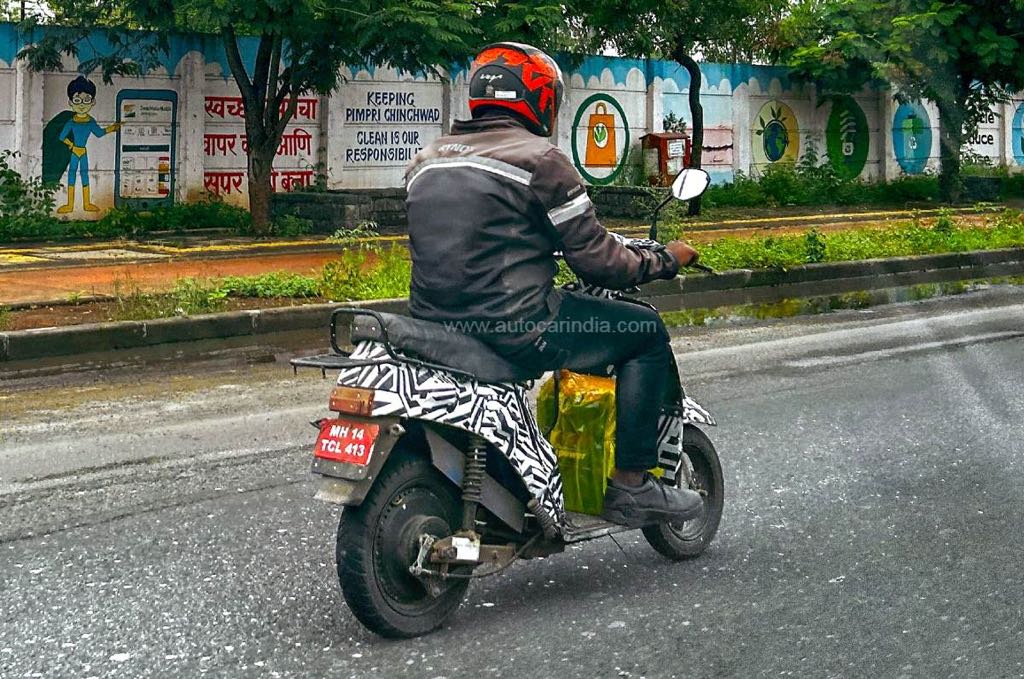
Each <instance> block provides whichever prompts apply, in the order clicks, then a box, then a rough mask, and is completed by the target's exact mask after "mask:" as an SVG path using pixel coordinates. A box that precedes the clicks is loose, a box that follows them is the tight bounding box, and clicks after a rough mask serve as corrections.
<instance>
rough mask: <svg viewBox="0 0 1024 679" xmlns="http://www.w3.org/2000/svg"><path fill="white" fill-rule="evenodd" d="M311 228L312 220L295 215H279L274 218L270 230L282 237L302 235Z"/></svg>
mask: <svg viewBox="0 0 1024 679" xmlns="http://www.w3.org/2000/svg"><path fill="white" fill-rule="evenodd" d="M312 230H313V222H311V221H310V220H308V219H303V218H302V217H296V216H295V215H281V216H280V217H278V218H277V219H275V220H274V223H273V225H272V226H271V230H270V232H271V233H272V234H274V235H275V236H281V237H282V238H295V237H296V236H304V235H306V234H307V233H309V232H311V231H312Z"/></svg>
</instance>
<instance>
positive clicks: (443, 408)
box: [338, 342, 714, 526]
mask: <svg viewBox="0 0 1024 679" xmlns="http://www.w3.org/2000/svg"><path fill="white" fill-rule="evenodd" d="M351 357H352V358H353V359H359V360H371V361H379V362H377V363H375V364H373V365H369V366H359V367H353V368H346V369H344V370H342V371H341V373H340V374H339V375H338V384H339V385H344V386H350V387H362V388H364V389H373V390H374V402H373V416H374V417H383V416H387V415H399V416H402V417H408V418H413V419H420V420H427V421H430V422H438V423H442V424H447V425H450V426H453V427H457V428H459V429H464V430H466V431H471V432H474V433H476V434H478V435H479V436H481V437H482V438H484V439H485V440H486V441H488V442H490V443H491V444H492V445H494V446H495V447H496V448H497V449H498V450H500V451H501V452H502V453H503V454H504V455H505V457H506V458H507V459H508V460H509V462H511V463H512V466H513V467H514V468H515V469H516V471H517V472H518V473H519V475H520V476H521V477H522V479H523V481H524V482H525V483H526V487H527V489H528V490H529V491H530V493H531V494H532V495H533V496H534V497H536V498H537V500H538V501H539V502H540V505H541V507H542V508H543V509H544V510H546V511H547V512H548V513H549V515H550V516H551V517H552V518H554V519H555V521H556V522H557V523H558V524H559V525H560V526H562V525H565V512H564V503H563V497H562V477H561V475H560V474H559V471H558V457H557V455H556V454H555V451H554V449H553V448H552V447H551V445H550V444H549V443H548V441H547V439H545V438H544V435H543V434H542V433H541V431H540V427H538V426H537V420H536V418H535V417H534V414H533V408H532V406H531V404H530V400H529V397H528V395H527V392H526V388H525V387H524V386H523V385H519V384H482V383H480V382H477V381H476V380H470V379H464V378H461V377H457V376H455V375H453V374H451V373H448V372H444V371H440V370H431V369H428V368H423V367H419V366H415V365H412V364H407V363H395V362H393V361H392V359H391V358H390V357H389V356H388V353H387V351H386V350H385V349H384V346H383V345H382V344H380V343H378V342H361V343H360V344H359V345H358V346H357V347H356V348H355V351H354V352H353V353H352V356H351ZM680 412H681V414H677V413H666V414H664V415H662V417H661V420H660V422H659V426H658V456H659V459H658V464H659V466H660V467H662V468H663V469H665V477H666V478H667V479H669V480H672V481H674V480H675V478H676V474H677V473H678V471H679V468H680V463H681V462H682V440H683V427H684V426H685V425H686V424H690V423H694V424H709V425H713V424H714V420H713V419H712V418H711V415H710V414H708V412H707V411H706V410H704V408H702V407H701V406H700V405H699V404H697V403H696V402H695V401H693V400H692V399H689V398H688V399H686V401H685V402H684V403H683V404H682V408H681V409H680Z"/></svg>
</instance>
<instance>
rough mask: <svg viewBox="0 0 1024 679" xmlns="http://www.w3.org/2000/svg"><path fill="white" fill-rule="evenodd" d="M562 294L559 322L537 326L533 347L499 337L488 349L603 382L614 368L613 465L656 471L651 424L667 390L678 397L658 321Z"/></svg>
mask: <svg viewBox="0 0 1024 679" xmlns="http://www.w3.org/2000/svg"><path fill="white" fill-rule="evenodd" d="M562 294H563V299H562V303H561V307H560V309H559V312H558V315H557V316H556V317H555V318H554V319H553V320H552V321H550V322H548V323H546V324H543V325H542V326H540V327H543V328H544V330H543V332H542V333H541V334H540V336H539V337H538V338H537V340H536V341H534V342H533V343H528V344H526V346H522V343H521V342H519V343H517V342H515V341H514V338H508V337H506V338H504V341H500V342H497V343H495V344H492V346H494V348H495V349H496V350H497V351H498V352H499V353H501V354H503V355H504V356H505V357H506V358H508V359H509V360H511V361H513V362H515V363H519V364H521V365H526V366H529V367H532V368H543V369H544V370H557V369H560V368H568V369H569V370H572V371H575V372H582V373H589V374H595V375H607V374H609V370H608V369H609V368H610V367H614V369H615V374H616V385H615V409H616V413H617V415H616V422H615V466H616V467H617V468H618V469H621V470H623V471H642V470H645V469H651V468H653V467H656V466H657V464H658V444H657V440H658V417H659V415H660V413H661V407H662V405H663V404H664V403H665V402H666V391H668V390H670V389H671V390H673V391H676V390H678V384H679V380H678V374H677V373H676V366H675V359H674V358H673V356H672V349H671V347H670V345H669V335H668V330H666V329H665V323H664V321H662V320H661V316H659V315H658V312H657V311H654V310H653V309H651V308H649V307H646V306H644V305H641V304H634V303H631V302H623V301H618V300H609V299H603V298H600V297H591V296H589V295H581V294H575V293H562ZM482 339H485V340H486V339H488V338H482ZM509 339H512V341H509ZM516 344H519V346H515V345H516Z"/></svg>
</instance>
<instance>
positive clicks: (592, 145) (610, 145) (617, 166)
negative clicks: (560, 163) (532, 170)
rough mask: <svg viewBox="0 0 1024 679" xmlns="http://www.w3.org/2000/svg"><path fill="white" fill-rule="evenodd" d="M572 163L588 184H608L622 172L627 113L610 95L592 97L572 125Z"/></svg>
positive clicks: (624, 156) (625, 143)
mask: <svg viewBox="0 0 1024 679" xmlns="http://www.w3.org/2000/svg"><path fill="white" fill-rule="evenodd" d="M570 139H571V143H572V160H573V163H575V164H576V169H577V170H579V171H580V174H581V175H583V178H584V179H586V180H587V181H588V182H590V183H591V184H610V183H611V182H612V181H614V180H615V177H616V176H618V174H619V172H621V171H622V167H623V165H625V163H626V155H627V150H628V149H629V122H628V121H627V120H626V112H625V111H623V110H622V106H621V105H620V104H619V102H618V101H616V100H615V98H614V97H612V96H611V95H608V94H605V93H603V92H601V93H598V94H594V95H591V96H590V97H587V99H586V100H584V102H583V103H582V104H580V107H579V108H578V109H577V110H576V117H575V118H574V119H573V122H572V135H571V137H570Z"/></svg>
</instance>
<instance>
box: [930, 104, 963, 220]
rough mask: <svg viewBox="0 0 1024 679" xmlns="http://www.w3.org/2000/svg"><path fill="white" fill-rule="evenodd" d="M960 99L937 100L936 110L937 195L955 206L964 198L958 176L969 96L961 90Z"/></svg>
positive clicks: (961, 181)
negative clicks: (938, 165)
mask: <svg viewBox="0 0 1024 679" xmlns="http://www.w3.org/2000/svg"><path fill="white" fill-rule="evenodd" d="M958 89H959V90H960V96H959V97H958V98H957V99H956V100H955V101H947V100H942V101H936V102H935V105H936V107H937V108H938V109H939V162H940V163H941V170H940V172H939V196H940V198H941V199H942V200H943V201H945V202H947V203H958V202H960V199H961V197H962V196H963V188H964V186H963V179H962V178H961V176H960V154H961V152H962V151H963V146H964V141H965V137H966V135H965V134H964V125H965V124H966V122H967V114H966V111H965V109H964V107H965V101H966V99H967V96H968V94H969V93H968V92H967V88H965V87H960V88H958Z"/></svg>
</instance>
